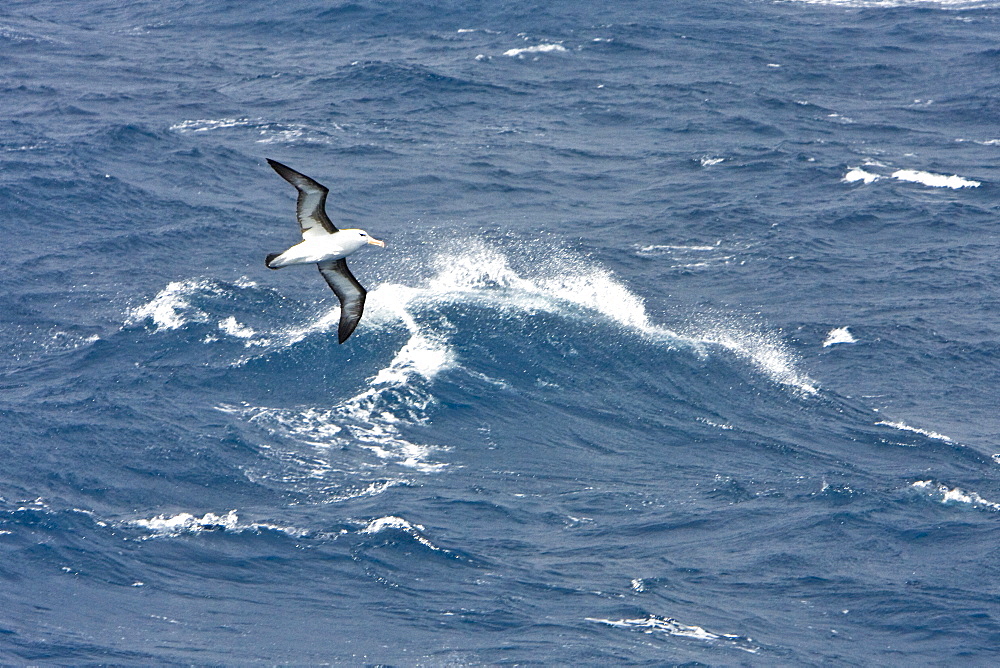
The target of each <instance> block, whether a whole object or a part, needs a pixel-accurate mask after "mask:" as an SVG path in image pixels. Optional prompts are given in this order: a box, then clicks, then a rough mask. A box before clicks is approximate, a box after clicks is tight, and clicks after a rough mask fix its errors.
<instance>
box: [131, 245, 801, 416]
mask: <svg viewBox="0 0 1000 668" xmlns="http://www.w3.org/2000/svg"><path fill="white" fill-rule="evenodd" d="M678 248H681V247H673V248H670V247H665V246H664V247H658V248H656V247H649V248H648V249H646V250H645V252H646V253H647V254H652V253H654V252H660V251H664V252H666V251H668V250H669V251H670V252H674V253H676V252H679V251H678ZM687 248H689V249H690V251H689V252H690V253H694V254H700V253H702V252H706V251H703V250H702V249H703V248H706V247H687ZM642 250H643V249H640V252H641V251H642ZM685 252H688V251H685ZM423 263H424V264H426V265H427V266H429V267H430V268H431V269H432V272H433V273H432V274H431V275H430V276H428V277H426V278H423V279H418V281H417V284H416V285H406V284H403V283H397V282H386V283H383V284H381V285H378V286H377V287H375V288H374V289H372V290H370V291H369V293H368V301H367V304H366V314H365V318H364V319H363V320H362V323H361V327H360V328H359V330H358V334H360V335H361V336H364V332H365V331H366V330H368V329H369V328H371V329H373V330H374V329H387V328H389V329H391V328H398V327H400V326H402V327H403V328H404V329H405V331H406V334H407V339H406V340H405V342H404V344H403V347H402V348H400V349H399V350H398V351H397V352H396V353H395V355H394V357H393V358H392V360H391V361H390V362H389V363H388V365H387V366H385V367H384V368H383V369H381V370H380V371H379V372H377V374H376V375H375V376H374V378H373V379H372V380H371V387H370V388H369V390H367V391H366V392H364V393H362V394H361V395H359V396H358V397H356V398H355V400H354V403H353V404H351V405H353V406H355V407H361V406H362V405H368V404H369V403H370V402H373V403H372V405H373V406H374V405H378V404H379V400H378V399H377V396H379V395H380V391H379V390H378V389H377V388H379V387H383V386H389V387H398V386H399V387H401V386H408V385H409V384H410V381H411V380H415V379H422V380H423V381H432V380H433V379H434V377H435V376H436V375H438V374H439V373H441V372H442V371H444V370H447V369H451V368H456V369H460V368H462V365H461V364H459V360H458V356H457V354H456V351H455V350H454V344H453V342H452V340H453V339H454V337H455V333H454V332H452V331H451V330H450V329H449V324H448V322H447V320H442V319H441V317H440V315H439V314H440V312H441V310H442V309H443V308H445V307H447V306H448V305H460V304H477V305H480V306H482V307H484V308H487V309H492V310H497V311H498V312H501V313H503V312H507V313H517V314H531V313H535V312H546V313H549V314H552V315H555V316H557V317H560V318H568V319H571V320H580V319H588V320H589V319H592V318H593V317H595V315H596V316H598V317H601V318H603V319H605V321H606V322H609V323H612V324H614V325H615V326H616V327H618V328H619V329H620V331H622V332H623V333H631V334H635V335H639V336H641V337H643V338H646V339H649V340H651V341H655V342H657V343H659V344H661V345H663V346H665V348H667V349H674V348H678V347H683V348H688V349H691V350H693V351H695V352H696V354H698V355H704V354H707V352H708V351H709V350H710V349H711V348H721V349H724V350H726V351H728V352H730V353H732V354H735V355H736V356H738V357H739V358H742V359H744V360H746V361H748V362H750V363H751V364H752V365H753V366H755V367H756V368H757V369H759V370H760V371H762V372H763V373H765V374H766V375H767V376H768V377H769V378H771V379H772V380H773V381H775V382H777V383H779V384H782V385H786V386H790V387H794V388H796V389H797V390H799V391H802V392H805V393H807V394H815V393H816V392H817V391H818V390H817V387H816V384H815V382H814V381H813V380H812V379H810V378H809V377H808V376H806V375H805V374H803V373H801V372H800V371H799V370H798V369H797V368H796V360H795V357H794V355H793V354H792V353H791V351H790V350H789V349H788V347H787V346H786V345H785V343H784V342H783V341H782V340H781V336H780V334H779V333H778V332H773V331H766V330H764V329H762V328H759V327H748V326H746V324H745V323H744V322H743V321H742V320H741V319H740V318H739V317H731V316H727V315H726V314H703V316H702V317H700V318H699V320H698V322H697V323H696V324H691V323H687V324H686V325H685V328H684V331H678V330H677V329H673V328H671V327H668V326H666V325H662V324H658V323H654V322H653V321H652V319H651V318H650V315H649V313H648V312H647V310H646V306H645V303H644V300H643V299H642V298H641V297H640V296H638V295H637V294H635V293H634V292H633V291H632V290H630V289H629V288H628V287H627V286H626V285H625V284H624V283H622V282H621V281H620V280H619V279H618V278H617V276H615V275H614V273H613V272H611V271H609V270H608V269H606V268H604V267H601V266H600V265H598V264H596V263H594V262H593V261H591V260H589V259H587V258H585V257H583V256H580V255H578V254H576V253H573V252H570V251H567V250H565V249H557V248H546V249H544V250H540V249H539V245H538V244H527V245H521V246H517V247H515V248H507V249H504V248H501V247H498V246H495V245H490V244H487V243H485V242H482V241H480V240H475V239H473V240H469V239H453V240H451V241H450V242H448V243H445V244H443V247H442V248H441V249H440V250H439V251H438V252H437V253H436V254H435V255H434V256H432V258H431V259H430V260H424V261H423ZM515 265H516V266H515ZM317 289H320V288H319V287H318V288H317ZM240 290H258V291H259V290H260V288H258V287H257V286H256V285H255V284H253V283H252V282H249V281H247V280H246V279H244V282H243V283H236V284H224V283H220V282H217V281H212V280H209V279H204V278H193V279H187V280H183V281H175V282H172V283H170V284H168V285H167V287H166V288H164V289H163V290H161V291H160V293H158V294H157V295H156V296H155V297H153V298H152V299H151V300H149V301H148V302H146V303H144V304H141V305H140V306H137V307H135V308H133V309H131V311H130V312H129V313H128V315H127V318H126V324H127V325H136V324H139V323H142V322H151V323H152V324H153V325H154V330H153V332H154V333H157V332H169V331H172V330H177V329H180V328H183V327H185V326H186V325H188V324H192V323H197V324H202V325H210V324H211V323H212V322H213V321H214V322H215V325H214V327H213V330H214V332H216V336H213V335H211V334H209V333H207V334H206V337H205V339H204V342H205V343H214V342H215V341H217V340H218V339H217V335H218V334H221V335H224V336H225V337H227V338H228V339H230V340H234V341H238V342H239V343H240V344H241V345H242V346H243V347H244V348H245V349H247V350H249V351H250V352H248V353H247V354H245V355H242V356H241V357H239V358H238V359H236V360H234V361H233V364H234V365H237V366H238V365H244V364H246V363H247V362H248V361H250V360H252V359H258V358H260V357H261V356H263V355H266V354H271V353H273V352H275V351H280V350H284V349H287V348H290V347H292V346H294V345H296V344H298V343H299V342H300V341H302V340H303V339H305V338H307V337H309V336H312V335H315V334H325V333H326V332H328V331H330V329H331V328H332V327H335V326H336V323H337V322H338V320H339V307H334V308H333V309H330V310H327V311H323V312H322V313H320V314H318V315H316V316H314V317H313V318H311V319H307V320H304V321H299V322H295V323H293V324H287V323H286V324H277V325H272V326H270V328H269V329H268V328H267V326H266V320H265V321H262V323H263V326H254V325H253V324H251V323H248V322H244V321H243V320H242V319H241V318H237V317H236V316H235V315H233V314H232V313H231V312H230V313H224V314H214V313H212V312H211V311H212V310H213V308H215V309H218V304H219V303H221V302H225V301H228V300H230V299H231V298H232V296H233V295H234V293H236V292H238V291H240ZM517 317H521V316H517ZM254 349H256V351H254ZM497 381H498V382H500V383H502V382H503V381H504V379H502V378H501V379H497ZM423 392H424V390H421V392H420V394H422V393H423ZM383 394H384V393H383ZM413 399H414V401H416V404H426V397H423V398H420V399H417V398H416V397H414V398H413Z"/></svg>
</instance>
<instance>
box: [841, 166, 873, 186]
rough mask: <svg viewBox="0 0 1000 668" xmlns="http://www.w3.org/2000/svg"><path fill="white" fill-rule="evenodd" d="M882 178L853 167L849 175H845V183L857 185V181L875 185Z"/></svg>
mask: <svg viewBox="0 0 1000 668" xmlns="http://www.w3.org/2000/svg"><path fill="white" fill-rule="evenodd" d="M880 178H882V177H881V176H879V175H878V174H872V173H871V172H866V171H865V170H863V169H860V168H858V167H852V168H851V169H850V171H848V172H847V174H845V175H844V179H843V181H844V183H855V182H857V181H864V182H865V183H874V182H875V181H878V180H879V179H880Z"/></svg>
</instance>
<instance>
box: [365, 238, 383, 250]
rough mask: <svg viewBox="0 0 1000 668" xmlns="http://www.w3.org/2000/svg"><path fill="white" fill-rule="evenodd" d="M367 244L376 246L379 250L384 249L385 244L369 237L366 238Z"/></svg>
mask: <svg viewBox="0 0 1000 668" xmlns="http://www.w3.org/2000/svg"><path fill="white" fill-rule="evenodd" d="M368 243H370V244H371V245H372V246H378V247H379V248H385V242H384V241H379V240H378V239H372V238H371V237H368Z"/></svg>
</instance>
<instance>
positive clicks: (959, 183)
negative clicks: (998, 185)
mask: <svg viewBox="0 0 1000 668" xmlns="http://www.w3.org/2000/svg"><path fill="white" fill-rule="evenodd" d="M892 178H894V179H898V180H900V181H910V182H912V183H920V184H923V185H925V186H930V187H932V188H952V189H954V190H958V189H959V188H978V187H979V186H980V185H982V184H980V182H979V181H973V180H971V179H966V178H962V177H961V176H958V175H955V174H953V175H952V176H946V175H945V174H933V173H931V172H921V171H919V170H916V169H899V170H896V171H895V172H893V173H892Z"/></svg>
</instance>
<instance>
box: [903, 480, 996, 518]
mask: <svg viewBox="0 0 1000 668" xmlns="http://www.w3.org/2000/svg"><path fill="white" fill-rule="evenodd" d="M910 487H912V488H913V489H917V490H921V491H924V492H927V493H929V494H930V495H931V496H932V497H935V498H937V499H938V500H939V501H940V502H941V503H967V504H969V505H970V506H973V507H976V508H986V509H988V510H995V511H1000V503H995V502H993V501H987V500H986V499H984V498H983V497H981V496H979V494H977V493H976V492H966V491H965V490H962V489H959V488H958V487H948V486H947V485H943V484H941V483H935V482H934V481H933V480H918V481H917V482H915V483H913V484H912V485H910Z"/></svg>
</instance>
